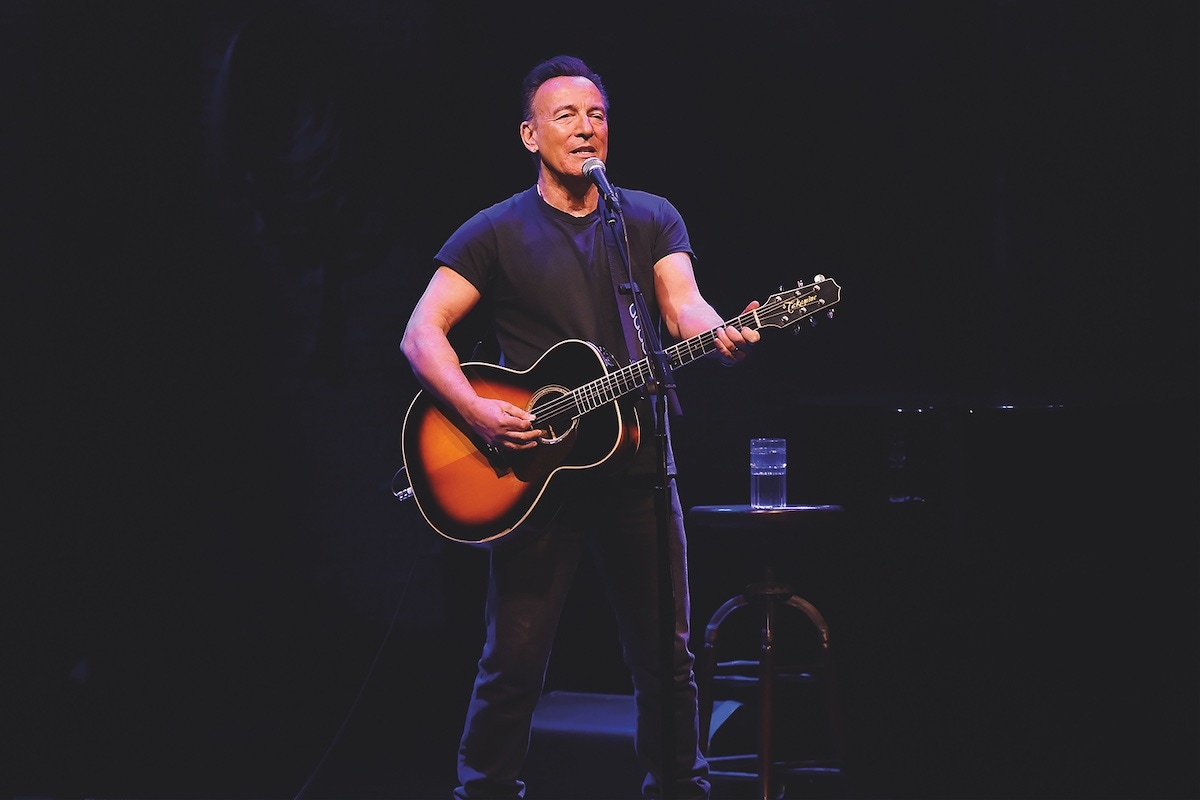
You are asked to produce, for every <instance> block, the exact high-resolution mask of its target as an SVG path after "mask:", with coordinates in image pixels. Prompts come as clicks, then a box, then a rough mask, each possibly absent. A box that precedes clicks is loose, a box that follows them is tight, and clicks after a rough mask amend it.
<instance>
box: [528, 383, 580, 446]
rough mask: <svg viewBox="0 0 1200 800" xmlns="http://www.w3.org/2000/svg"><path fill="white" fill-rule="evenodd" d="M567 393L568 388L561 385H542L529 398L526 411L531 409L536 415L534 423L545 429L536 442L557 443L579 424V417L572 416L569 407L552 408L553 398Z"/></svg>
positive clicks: (568, 391) (568, 392) (555, 398)
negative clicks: (543, 434) (544, 433)
mask: <svg viewBox="0 0 1200 800" xmlns="http://www.w3.org/2000/svg"><path fill="white" fill-rule="evenodd" d="M568 394H570V390H569V389H566V388H565V387H562V386H543V387H542V388H541V389H538V390H537V391H536V392H535V393H534V394H533V396H532V397H530V398H529V406H528V407H527V408H526V411H532V412H533V413H534V415H535V416H536V417H537V419H536V420H535V421H534V424H535V425H536V426H537V427H539V428H542V429H543V430H545V431H546V435H545V436H542V437H540V438H539V439H538V444H558V443H559V442H561V441H562V440H563V439H565V438H567V436H569V435H570V433H571V431H573V430H575V428H576V426H577V425H579V418H578V417H575V416H573V415H572V414H571V413H570V409H569V408H566V409H553V408H552V406H553V404H554V401H555V400H557V399H558V398H560V397H564V396H566V395H568ZM539 404H540V406H541V408H540V409H539V407H538V406H539Z"/></svg>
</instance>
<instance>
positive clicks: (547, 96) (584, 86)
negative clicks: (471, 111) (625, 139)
mask: <svg viewBox="0 0 1200 800" xmlns="http://www.w3.org/2000/svg"><path fill="white" fill-rule="evenodd" d="M521 140H522V142H524V144H525V149H527V150H529V152H531V153H538V154H539V156H540V158H541V159H542V161H543V162H544V163H545V164H546V166H547V167H549V168H550V169H551V170H553V171H554V172H557V173H559V174H560V175H565V176H572V177H579V176H581V175H582V174H583V162H584V161H586V160H587V159H589V158H593V157H594V158H599V159H600V160H601V161H604V160H605V159H606V158H607V157H608V117H607V114H606V109H605V108H604V98H603V96H601V94H600V90H599V89H597V88H596V85H595V84H594V83H592V82H591V81H589V80H588V79H587V78H579V77H561V78H551V79H550V80H548V81H546V82H545V83H543V84H542V85H541V86H539V87H538V90H537V92H536V93H534V95H533V119H530V120H525V121H524V122H522V123H521Z"/></svg>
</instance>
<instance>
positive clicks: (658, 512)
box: [600, 191, 682, 800]
mask: <svg viewBox="0 0 1200 800" xmlns="http://www.w3.org/2000/svg"><path fill="white" fill-rule="evenodd" d="M600 196H601V197H603V198H604V206H605V209H606V210H607V212H608V213H607V214H606V215H605V221H606V222H607V224H608V225H609V226H611V227H612V230H613V234H614V236H613V238H614V239H615V240H616V242H617V248H616V249H617V251H618V252H619V253H620V255H621V260H622V261H623V262H624V266H625V273H626V275H627V276H628V277H629V284H628V289H629V292H630V294H631V295H632V296H633V306H634V310H635V311H636V313H637V317H638V319H639V320H641V327H640V330H641V333H642V336H643V337H644V342H645V345H644V346H645V350H646V353H647V355H648V356H649V361H650V368H651V374H652V376H653V379H652V384H653V386H652V388H653V390H654V391H655V392H656V393H657V394H658V398H657V400H656V401H655V402H654V403H653V405H654V441H655V443H656V446H657V453H658V480H657V484H656V487H655V489H656V492H657V493H656V495H655V501H654V510H655V517H656V520H657V525H658V528H657V529H658V537H657V543H658V552H657V556H658V619H659V633H660V640H659V647H660V649H659V681H660V689H659V701H660V708H661V712H662V722H661V743H660V751H661V753H662V775H661V776H660V782H661V784H662V786H661V788H662V797H663V798H664V800H674V798H675V796H676V783H675V780H676V774H675V773H676V769H675V768H676V761H675V760H676V757H677V753H676V745H675V723H676V719H675V705H676V703H675V579H674V576H673V575H672V574H671V537H670V525H669V522H668V521H669V518H670V511H671V481H672V480H674V476H673V475H671V474H670V473H671V470H670V465H669V459H668V457H667V455H668V453H669V452H670V448H669V444H668V441H667V438H668V437H667V419H666V415H667V404H668V403H670V406H671V412H672V413H673V414H675V415H676V416H679V415H680V414H681V413H682V411H681V410H680V408H679V398H678V397H677V396H676V392H675V377H674V374H673V372H672V370H671V364H670V359H669V358H667V354H666V353H665V352H664V351H663V348H662V342H661V340H660V338H659V336H658V331H657V330H656V326H655V325H654V324H652V318H651V317H650V309H649V307H648V306H647V305H646V298H645V296H644V295H643V294H642V291H641V288H640V287H639V286H638V285H637V282H636V281H635V280H634V278H633V264H632V263H631V261H630V256H629V239H628V237H627V235H626V232H625V217H624V215H623V214H622V212H621V207H620V205H619V204H618V203H617V202H615V201H614V199H613V198H609V197H608V195H607V194H606V193H605V192H603V191H602V192H601V193H600ZM625 288H626V287H625V286H622V287H620V289H621V290H624V289H625ZM617 313H618V314H621V313H624V312H623V310H622V309H621V308H620V307H618V308H617ZM630 358H633V359H637V354H636V353H630Z"/></svg>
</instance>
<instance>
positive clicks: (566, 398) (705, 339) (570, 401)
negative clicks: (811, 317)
mask: <svg viewBox="0 0 1200 800" xmlns="http://www.w3.org/2000/svg"><path fill="white" fill-rule="evenodd" d="M813 288H816V287H808V290H809V292H810V293H811V290H812V289H813ZM800 296H801V292H800V291H799V290H796V297H800ZM783 304H784V300H783V299H782V296H781V297H780V299H779V300H778V301H776V302H770V301H768V302H767V304H766V305H763V306H760V307H758V308H757V309H754V310H753V311H749V312H747V313H745V314H740V315H738V316H737V317H734V318H733V319H731V320H728V321H727V322H725V323H724V324H723V325H722V326H721V327H729V326H730V325H733V326H735V327H739V328H741V327H745V326H747V325H749V324H751V323H756V324H757V327H758V328H761V327H763V325H762V321H761V319H760V318H759V317H760V316H761V315H762V314H763V313H770V312H771V310H772V309H773V308H774V307H775V306H777V305H783ZM815 310H816V309H814V311H815ZM810 313H811V312H810ZM717 330H719V329H718V328H714V329H713V330H710V331H706V332H704V333H701V334H699V335H697V336H695V337H693V338H692V339H687V340H685V341H682V342H679V343H678V344H675V345H672V346H671V347H668V348H667V350H666V352H667V353H668V354H669V355H671V356H672V359H671V361H672V362H674V361H675V359H674V358H673V356H675V355H677V354H679V353H680V352H682V351H683V350H687V351H688V355H691V356H692V358H691V359H689V361H687V362H684V361H680V362H679V363H678V364H674V365H675V366H682V365H683V364H685V363H690V361H694V360H695V359H696V358H698V357H699V356H695V355H694V352H695V351H694V347H693V345H692V343H693V342H696V343H699V344H702V345H703V346H702V347H701V349H700V355H701V356H703V355H706V354H708V353H710V352H712V350H713V347H712V345H714V344H715V343H716V341H717V334H716V332H717ZM648 364H649V361H648V359H644V358H643V359H641V360H640V361H636V362H634V363H632V364H628V365H626V366H624V367H622V368H621V369H618V370H616V371H615V372H610V373H608V374H606V375H604V376H603V377H600V378H597V379H596V380H594V381H591V382H590V383H586V384H584V385H583V386H580V387H578V388H577V389H575V390H574V391H571V392H568V393H566V394H563V395H559V396H558V397H556V398H554V399H552V400H551V401H550V402H548V403H547V404H546V405H544V406H541V407H540V408H539V407H534V408H533V409H532V410H533V411H534V414H535V417H537V418H543V417H546V416H550V417H555V416H558V415H559V414H561V413H563V412H566V411H571V410H575V411H577V412H578V413H577V414H575V415H574V417H573V418H575V417H578V416H581V415H582V414H584V413H586V412H588V411H591V410H593V409H595V408H599V407H600V406H601V405H604V403H607V402H610V401H612V400H614V399H616V398H617V397H619V396H621V395H622V394H625V393H627V392H629V391H632V390H633V389H636V388H639V387H641V386H644V385H645V384H646V382H647V381H648V380H649V379H650V377H651V375H650V371H649V370H647V369H645V368H644V367H645V365H648ZM635 373H636V378H637V380H634V381H633V382H631V383H630V385H629V386H628V387H627V388H626V390H625V391H624V392H621V393H620V394H612V391H611V390H603V389H602V387H603V386H604V385H613V384H618V385H619V384H620V383H621V381H622V379H623V376H624V375H626V374H628V375H630V376H631V377H634V375H635ZM610 394H612V396H611V397H609V396H608V395H610ZM580 397H593V398H596V397H598V398H601V400H600V402H597V403H595V404H594V405H593V406H591V407H590V408H583V407H582V406H581V403H580V402H579V399H578V398H580Z"/></svg>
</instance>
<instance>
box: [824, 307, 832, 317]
mask: <svg viewBox="0 0 1200 800" xmlns="http://www.w3.org/2000/svg"><path fill="white" fill-rule="evenodd" d="M825 319H833V309H832V308H831V309H829V310H828V311H826V312H825Z"/></svg>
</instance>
